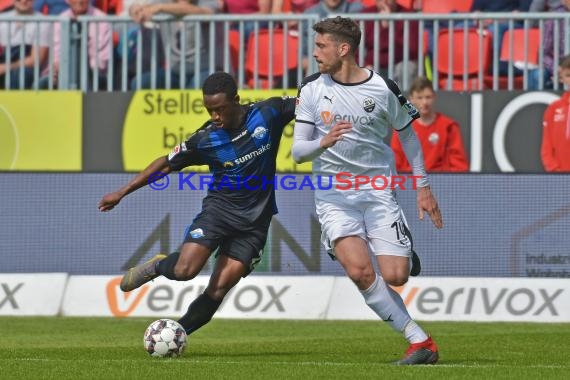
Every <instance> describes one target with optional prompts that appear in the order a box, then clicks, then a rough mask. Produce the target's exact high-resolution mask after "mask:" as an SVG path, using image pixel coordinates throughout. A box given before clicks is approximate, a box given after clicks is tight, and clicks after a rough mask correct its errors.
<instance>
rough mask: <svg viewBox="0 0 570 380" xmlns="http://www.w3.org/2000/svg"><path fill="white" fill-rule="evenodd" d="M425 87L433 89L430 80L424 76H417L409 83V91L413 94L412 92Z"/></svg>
mask: <svg viewBox="0 0 570 380" xmlns="http://www.w3.org/2000/svg"><path fill="white" fill-rule="evenodd" d="M426 88H429V89H430V90H432V91H433V84H432V83H431V80H429V79H427V78H426V77H417V78H416V79H414V81H413V82H412V84H411V85H410V91H409V93H410V94H413V93H414V92H420V91H423V90H425V89H426Z"/></svg>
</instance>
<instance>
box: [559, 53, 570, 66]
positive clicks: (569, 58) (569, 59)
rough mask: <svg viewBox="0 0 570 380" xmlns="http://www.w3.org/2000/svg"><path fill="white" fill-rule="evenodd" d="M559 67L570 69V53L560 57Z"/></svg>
mask: <svg viewBox="0 0 570 380" xmlns="http://www.w3.org/2000/svg"><path fill="white" fill-rule="evenodd" d="M559 66H560V68H561V69H570V55H566V56H564V57H562V58H561V59H560V65H559Z"/></svg>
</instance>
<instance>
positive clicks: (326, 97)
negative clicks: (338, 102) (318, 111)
mask: <svg viewBox="0 0 570 380" xmlns="http://www.w3.org/2000/svg"><path fill="white" fill-rule="evenodd" d="M323 99H325V100H328V101H329V102H331V104H332V101H333V99H334V95H333V96H331V97H330V98H329V97H328V96H326V95H325V96H323Z"/></svg>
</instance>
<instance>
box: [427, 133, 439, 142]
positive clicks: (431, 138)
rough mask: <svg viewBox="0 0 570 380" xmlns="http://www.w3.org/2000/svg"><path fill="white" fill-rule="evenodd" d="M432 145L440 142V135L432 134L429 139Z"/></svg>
mask: <svg viewBox="0 0 570 380" xmlns="http://www.w3.org/2000/svg"><path fill="white" fill-rule="evenodd" d="M428 141H429V142H430V144H432V145H435V144H437V142H438V141H439V135H438V134H437V133H435V132H433V133H431V134H430V135H429V137H428Z"/></svg>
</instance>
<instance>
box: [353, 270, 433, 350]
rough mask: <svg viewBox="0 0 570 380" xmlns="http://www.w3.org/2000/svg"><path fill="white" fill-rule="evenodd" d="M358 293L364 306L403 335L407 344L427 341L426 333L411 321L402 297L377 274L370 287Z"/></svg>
mask: <svg viewBox="0 0 570 380" xmlns="http://www.w3.org/2000/svg"><path fill="white" fill-rule="evenodd" d="M360 292H361V293H362V296H363V297H364V300H365V301H366V304H367V305H368V306H369V307H370V308H371V309H372V310H373V311H374V312H375V313H376V314H377V315H378V316H379V317H380V318H382V320H383V321H384V322H387V323H388V324H389V325H390V327H392V328H393V329H394V330H396V331H399V332H401V333H404V336H405V337H406V339H407V340H408V342H410V343H418V342H423V341H424V340H426V339H427V335H426V333H425V332H424V331H423V330H422V329H421V327H419V326H418V324H417V323H415V322H414V321H412V318H411V317H410V314H408V310H407V309H406V305H404V301H402V297H400V295H399V294H398V293H397V292H396V291H395V290H394V289H392V288H391V287H390V286H388V284H386V281H384V279H383V278H382V277H380V276H379V275H378V274H376V279H375V280H374V282H373V283H372V285H370V287H369V288H368V289H366V290H362V291H360Z"/></svg>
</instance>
